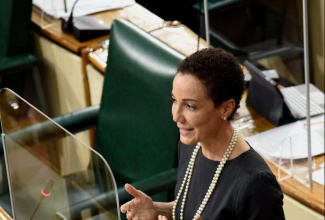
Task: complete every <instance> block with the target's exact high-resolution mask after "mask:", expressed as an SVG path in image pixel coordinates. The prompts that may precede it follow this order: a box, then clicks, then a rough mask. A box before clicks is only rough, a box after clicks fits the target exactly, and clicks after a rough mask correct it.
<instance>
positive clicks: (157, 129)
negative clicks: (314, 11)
mask: <svg viewBox="0 0 325 220" xmlns="http://www.w3.org/2000/svg"><path fill="white" fill-rule="evenodd" d="M182 59H184V55H182V54H180V53H179V52H177V51H175V50H174V49H172V48H170V47H169V46H167V45H166V44H164V43H163V42H161V41H159V40H158V39H157V38H155V37H153V36H152V35H150V34H148V33H147V32H145V31H143V30H142V29H140V28H138V27H137V26H135V25H133V24H132V23H130V22H128V21H127V20H123V19H117V20H115V21H114V22H113V25H112V29H111V32H110V44H109V55H108V61H107V68H106V71H105V80H104V85H103V92H102V98H101V104H100V106H99V107H98V108H97V107H96V106H92V107H90V108H92V111H90V112H88V113H87V115H88V116H89V117H90V118H91V117H92V118H93V119H94V120H93V119H91V120H93V121H96V138H95V146H94V148H95V150H97V151H98V152H99V153H100V154H102V155H103V157H104V158H105V159H106V160H107V162H108V163H109V165H110V166H111V169H112V171H113V174H114V176H115V179H116V182H117V186H118V188H119V200H120V204H121V203H124V202H125V201H127V200H128V199H130V198H131V197H130V196H128V195H127V193H126V192H125V191H124V184H125V183H131V184H133V185H134V186H136V187H137V188H138V189H140V190H142V191H144V192H146V193H148V194H150V195H152V196H153V198H154V200H159V201H168V200H169V199H172V198H171V197H170V193H173V189H174V186H175V183H176V166H177V145H178V141H179V132H178V129H177V127H176V124H175V123H174V122H173V120H172V115H171V105H172V100H171V90H172V81H173V78H174V75H175V72H176V66H177V64H178V62H180V61H181V60H182ZM71 116H73V115H71ZM74 116H75V115H74ZM89 117H88V118H87V116H86V117H81V118H80V119H81V120H80V121H79V123H82V120H89ZM69 118H71V119H72V117H66V118H65V119H64V120H62V121H59V123H60V124H62V125H63V126H64V127H66V128H67V129H68V130H73V129H74V128H77V129H80V126H75V125H74V124H70V122H69V120H70V119H69ZM56 120H61V119H60V118H57V119H56ZM91 120H90V121H91ZM66 123H68V124H66ZM84 125H86V124H84Z"/></svg>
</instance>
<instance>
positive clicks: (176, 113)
mask: <svg viewBox="0 0 325 220" xmlns="http://www.w3.org/2000/svg"><path fill="white" fill-rule="evenodd" d="M172 115H173V121H174V122H183V121H184V116H183V112H182V109H181V108H180V106H179V105H177V104H176V103H174V104H173V106H172Z"/></svg>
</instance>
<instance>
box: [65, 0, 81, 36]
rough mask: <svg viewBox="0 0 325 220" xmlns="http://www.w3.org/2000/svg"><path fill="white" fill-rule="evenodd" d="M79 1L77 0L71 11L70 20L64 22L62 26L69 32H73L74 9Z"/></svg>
mask: <svg viewBox="0 0 325 220" xmlns="http://www.w3.org/2000/svg"><path fill="white" fill-rule="evenodd" d="M78 1H79V0H76V1H75V2H74V3H73V5H72V8H71V13H70V16H69V19H68V21H66V22H63V23H62V28H63V30H64V31H65V32H67V33H72V32H73V11H74V7H75V6H76V4H77V2H78Z"/></svg>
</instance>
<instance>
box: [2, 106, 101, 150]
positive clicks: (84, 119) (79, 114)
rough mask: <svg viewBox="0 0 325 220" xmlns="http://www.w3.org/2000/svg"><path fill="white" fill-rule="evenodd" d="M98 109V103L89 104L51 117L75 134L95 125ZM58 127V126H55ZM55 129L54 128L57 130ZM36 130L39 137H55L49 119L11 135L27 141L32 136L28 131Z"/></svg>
mask: <svg viewBox="0 0 325 220" xmlns="http://www.w3.org/2000/svg"><path fill="white" fill-rule="evenodd" d="M98 111H99V105H94V106H90V107H87V108H83V109H80V110H76V111H74V112H70V113H67V114H64V115H61V116H58V117H55V118H53V121H55V122H56V123H57V124H59V125H61V126H62V127H63V128H65V129H67V130H68V131H69V132H71V133H73V134H75V133H78V132H80V131H84V130H87V129H89V128H92V127H95V126H96V124H97V115H98ZM57 129H59V128H57ZM57 129H56V130H57ZM35 131H38V132H39V133H40V137H41V138H42V137H44V138H46V137H50V136H53V137H55V134H57V133H56V132H55V130H54V129H53V123H52V122H50V121H45V122H41V123H39V124H36V125H32V126H29V127H26V128H23V129H21V130H18V131H16V132H14V133H13V134H11V135H14V136H16V135H17V136H19V137H20V138H21V140H22V141H23V142H26V143H27V142H29V139H30V138H31V137H32V136H31V135H30V132H35ZM0 152H3V143H2V138H1V140H0Z"/></svg>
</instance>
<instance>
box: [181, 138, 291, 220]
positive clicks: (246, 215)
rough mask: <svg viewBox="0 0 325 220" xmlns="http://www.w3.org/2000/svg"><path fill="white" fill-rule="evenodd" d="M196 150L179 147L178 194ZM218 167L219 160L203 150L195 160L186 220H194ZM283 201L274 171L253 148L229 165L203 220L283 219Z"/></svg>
mask: <svg viewBox="0 0 325 220" xmlns="http://www.w3.org/2000/svg"><path fill="white" fill-rule="evenodd" d="M194 148H195V145H191V146H188V145H185V144H182V143H181V144H180V146H179V167H178V176H177V184H176V189H175V194H176V195H177V193H178V191H179V188H180V185H181V183H182V181H183V178H184V175H185V172H186V169H187V166H188V162H189V160H190V157H191V155H192V153H193V150H194ZM218 165H219V162H218V161H212V160H209V159H207V158H206V157H205V156H204V155H203V154H202V150H201V149H200V151H199V152H198V154H197V157H196V160H195V165H194V170H193V174H192V178H191V185H190V188H189V192H188V195H187V199H186V204H185V208H184V219H185V220H187V219H193V217H194V215H195V213H196V211H197V209H198V207H199V206H200V204H201V202H202V200H203V198H204V196H205V194H206V192H207V190H208V188H209V185H210V183H211V180H212V178H213V176H214V173H215V171H216V169H217V167H218ZM183 192H184V190H183ZM182 198H183V196H181V198H180V199H179V201H178V204H177V211H176V216H177V217H176V218H177V219H179V209H180V206H181V202H182ZM282 199H283V194H282V191H281V189H280V186H279V184H278V182H277V180H276V178H275V176H274V175H273V173H272V171H271V170H270V168H269V167H268V166H267V164H266V163H265V161H264V160H263V158H262V157H261V156H260V155H259V154H258V153H257V152H256V151H255V150H254V149H253V148H250V150H248V151H246V152H244V153H243V154H241V155H239V156H238V157H236V158H235V159H232V160H228V161H227V162H226V164H225V166H224V168H223V170H222V172H221V175H220V177H219V179H218V182H217V185H216V188H215V189H214V192H213V194H212V195H211V197H210V199H209V202H208V204H207V205H206V206H205V209H204V211H203V213H202V215H201V216H202V219H204V220H206V219H209V220H211V219H218V220H219V219H220V220H233V219H234V220H235V219H245V220H253V219H254V220H261V219H263V220H282V219H285V217H284V213H283V208H282V205H283V201H282Z"/></svg>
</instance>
